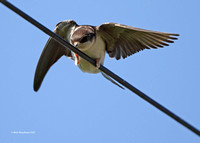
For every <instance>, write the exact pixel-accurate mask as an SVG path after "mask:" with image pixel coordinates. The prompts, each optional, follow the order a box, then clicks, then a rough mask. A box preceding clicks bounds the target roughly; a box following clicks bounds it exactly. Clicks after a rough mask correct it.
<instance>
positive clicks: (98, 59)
mask: <svg viewBox="0 0 200 143" xmlns="http://www.w3.org/2000/svg"><path fill="white" fill-rule="evenodd" d="M96 68H97V69H99V68H100V58H97V59H96Z"/></svg>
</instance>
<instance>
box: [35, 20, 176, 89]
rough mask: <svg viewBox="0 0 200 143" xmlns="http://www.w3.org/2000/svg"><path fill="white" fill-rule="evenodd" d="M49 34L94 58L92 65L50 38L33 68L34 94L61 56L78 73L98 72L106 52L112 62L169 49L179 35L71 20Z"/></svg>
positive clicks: (116, 24) (57, 26) (112, 24)
mask: <svg viewBox="0 0 200 143" xmlns="http://www.w3.org/2000/svg"><path fill="white" fill-rule="evenodd" d="M53 32H54V33H56V34H57V35H59V36H60V37H62V38H63V39H64V40H65V41H66V42H68V43H70V44H71V45H73V46H74V47H75V48H78V49H79V50H80V51H82V52H83V53H85V54H86V55H88V56H89V57H91V58H92V59H94V60H95V61H96V66H94V65H92V64H90V63H89V62H88V61H86V60H85V59H83V58H82V57H80V56H79V55H77V54H76V53H74V52H72V51H71V50H70V49H68V48H65V47H64V46H63V45H61V44H60V43H59V42H57V41H56V40H55V39H53V38H52V37H50V38H49V39H48V41H47V43H46V45H45V47H44V49H43V51H42V54H41V56H40V58H39V61H38V64H37V67H36V71H35V76H34V87H33V88H34V91H38V89H39V88H40V86H41V83H42V81H43V79H44V77H45V75H46V73H47V72H48V70H49V69H50V67H51V66H52V65H54V63H56V61H58V59H60V57H62V56H66V57H68V58H70V59H72V60H73V61H74V62H75V65H76V66H78V67H79V69H80V70H81V71H82V72H86V73H100V72H101V71H100V70H99V67H100V65H103V64H104V59H105V54H106V53H107V54H108V55H109V57H111V58H115V59H116V60H119V59H121V58H123V59H125V58H127V57H129V56H131V55H132V54H135V53H137V52H139V51H142V50H144V49H157V48H162V47H164V46H169V43H174V40H177V39H178V38H177V36H179V34H174V33H166V32H158V31H151V30H146V29H141V28H136V27H132V26H127V25H123V24H118V23H111V22H108V23H103V24H101V25H100V26H92V25H78V24H77V23H76V22H75V21H74V20H65V21H61V22H59V23H58V24H57V25H56V28H55V29H54V31H53ZM101 73H102V75H103V76H104V77H105V78H106V79H108V80H110V81H111V82H112V83H114V84H116V85H117V86H119V87H120V88H122V89H124V88H123V87H122V86H121V85H120V84H119V83H117V82H115V81H114V80H112V79H111V77H109V76H108V75H106V74H105V73H103V72H101Z"/></svg>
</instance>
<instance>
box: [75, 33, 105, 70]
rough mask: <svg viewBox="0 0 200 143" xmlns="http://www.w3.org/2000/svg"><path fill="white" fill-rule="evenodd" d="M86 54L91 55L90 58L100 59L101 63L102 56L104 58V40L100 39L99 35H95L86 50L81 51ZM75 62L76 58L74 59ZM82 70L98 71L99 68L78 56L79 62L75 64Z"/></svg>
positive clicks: (101, 62) (102, 60) (102, 61)
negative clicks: (92, 42)
mask: <svg viewBox="0 0 200 143" xmlns="http://www.w3.org/2000/svg"><path fill="white" fill-rule="evenodd" d="M83 52H84V53H85V54H86V55H88V56H89V57H91V58H92V59H94V60H96V59H100V60H99V61H100V64H102V65H103V63H104V58H105V42H104V41H103V40H102V38H101V37H100V36H98V35H97V37H96V41H95V43H94V44H93V45H92V47H91V48H89V49H88V50H86V51H83ZM75 62H76V60H75ZM77 66H78V67H79V68H80V69H81V71H82V72H87V73H99V72H100V70H99V69H98V68H97V67H95V66H93V65H92V64H90V63H89V62H87V61H86V60H84V59H83V58H81V57H79V64H78V65H77Z"/></svg>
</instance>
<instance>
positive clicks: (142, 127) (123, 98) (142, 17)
mask: <svg viewBox="0 0 200 143" xmlns="http://www.w3.org/2000/svg"><path fill="white" fill-rule="evenodd" d="M10 2H12V3H13V4H15V5H16V6H17V7H18V8H20V9H22V10H23V11H24V12H26V13H27V14H29V15H31V16H32V17H33V18H35V19H36V20H38V21H39V22H41V23H42V24H44V25H45V26H47V27H48V28H50V29H51V30H53V29H54V27H55V25H56V24H57V23H58V22H60V21H62V20H68V19H74V20H75V21H76V22H77V23H78V24H90V25H100V24H102V23H104V22H116V23H121V24H126V25H130V26H134V27H139V28H144V29H149V30H157V31H163V32H172V33H179V34H180V35H181V36H180V37H179V40H178V41H176V42H175V43H174V44H171V45H170V46H169V47H165V48H163V49H157V50H145V51H142V52H139V53H137V54H135V55H133V56H131V57H128V58H127V59H125V60H120V61H116V60H114V59H110V58H109V57H108V56H106V60H105V66H106V67H107V68H109V69H110V70H112V71H113V72H115V73H116V74H118V75H119V76H121V77H122V78H124V79H125V80H127V81H128V82H130V83H131V84H133V85H134V86H135V87H137V88H138V89H140V90H142V91H143V92H144V93H146V94H147V95H148V96H150V97H151V98H153V99H155V100H156V101H158V102H159V103H161V104H162V105H164V106H165V107H167V108H168V109H170V110H172V111H173V112H174V113H176V114H177V115H179V116H180V117H182V118H183V119H185V120H186V121H188V122H189V123H191V124H192V125H194V126H196V127H197V128H198V129H200V110H199V109H200V103H199V102H200V91H199V85H200V76H199V73H200V62H199V61H200V56H199V53H200V48H199V32H200V28H199V25H200V20H199V13H200V9H199V5H200V1H199V0H191V1H186V0H184V1H183V0H176V1H174V0H168V1H160V0H132V1H131V0H129V1H128V0H124V1H107V0H101V1H98V0H97V1H92V0H85V1H82V0H73V1H66V0H57V1H40V0H32V1H25V0H24V1H16V0H10ZM0 13H1V14H0V19H1V22H0V30H1V32H0V43H1V48H0V53H1V54H0V65H1V70H0V79H1V80H0V115H1V116H0V142H2V143H25V142H29V143H35V142H48V143H54V142H70V143H80V142H82V143H111V142H114V143H122V142H123V143H133V142H137V143H144V142H152V143H160V142H162V143H169V142H170V143H177V142H181V143H188V142H192V143H197V142H199V140H200V138H199V137H198V136H197V135H195V134H193V133H192V132H191V131H189V130H188V129H186V128H185V127H183V126H182V125H180V124H179V123H177V122H176V121H174V120H173V119H171V118H170V117H168V116H167V115H165V114H163V113H162V112H160V111H159V110H158V109H156V108H155V107H153V106H152V105H150V104H149V103H147V102H145V101H144V100H142V99H141V98H139V97H138V96H137V95H135V94H133V93H132V92H130V91H129V90H127V89H126V90H121V89H120V88H118V87H117V86H115V85H113V84H111V83H110V82H109V81H107V80H106V79H104V78H103V77H102V76H101V74H96V75H95V74H87V73H82V72H81V71H80V70H79V69H78V67H76V66H75V65H74V63H73V61H71V60H69V59H68V58H65V57H62V58H61V59H60V60H59V61H58V62H57V63H56V64H55V65H54V66H53V67H52V68H51V69H50V71H49V72H48V74H47V75H46V77H45V79H44V82H43V84H42V86H41V88H40V90H39V91H38V92H37V93H36V92H34V91H33V78H34V72H35V68H36V65H37V62H38V59H39V56H40V54H41V52H42V49H43V47H44V45H45V43H46V41H47V39H48V36H47V35H46V34H44V33H43V32H41V31H40V30H38V29H37V28H36V27H34V26H33V25H31V24H30V23H28V22H26V21H25V20H24V19H22V18H21V17H19V16H18V15H16V14H15V13H13V12H12V11H10V10H9V9H8V8H6V7H5V6H3V5H2V4H1V5H0ZM14 131H16V132H19V131H26V132H31V131H34V134H14V133H12V132H14Z"/></svg>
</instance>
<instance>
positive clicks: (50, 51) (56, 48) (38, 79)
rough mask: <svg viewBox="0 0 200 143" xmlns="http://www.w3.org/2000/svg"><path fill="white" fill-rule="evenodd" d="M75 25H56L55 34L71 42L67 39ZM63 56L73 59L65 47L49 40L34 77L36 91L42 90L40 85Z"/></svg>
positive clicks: (70, 23)
mask: <svg viewBox="0 0 200 143" xmlns="http://www.w3.org/2000/svg"><path fill="white" fill-rule="evenodd" d="M74 25H77V24H76V23H75V22H74V21H73V20H68V21H63V22H60V23H58V24H57V25H56V28H55V30H54V31H53V32H54V33H56V34H58V35H59V36H61V37H62V38H64V39H65V40H66V41H67V42H69V38H68V37H67V35H68V33H69V32H70V28H71V27H72V26H74ZM63 55H66V56H67V57H71V51H70V50H68V49H66V48H65V47H63V46H62V45H61V44H59V43H58V42H57V41H56V40H54V39H53V38H51V37H50V38H49V39H48V41H47V43H46V45H45V47H44V49H43V51H42V54H41V56H40V59H39V61H38V64H37V67H36V71H35V77H34V90H35V91H37V90H38V89H39V88H40V85H41V83H42V81H43V79H44V77H45V75H46V73H47V72H48V70H49V69H50V67H51V66H52V65H53V64H54V63H55V62H56V61H57V60H58V59H59V58H60V57H62V56H63Z"/></svg>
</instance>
